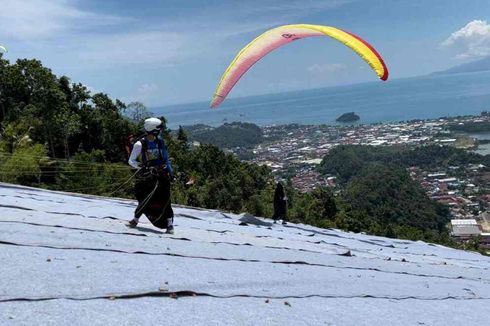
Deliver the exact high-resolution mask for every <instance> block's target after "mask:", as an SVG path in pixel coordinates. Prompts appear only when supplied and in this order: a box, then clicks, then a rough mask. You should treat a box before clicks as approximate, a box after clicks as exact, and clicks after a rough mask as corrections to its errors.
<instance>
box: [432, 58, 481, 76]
mask: <svg viewBox="0 0 490 326" xmlns="http://www.w3.org/2000/svg"><path fill="white" fill-rule="evenodd" d="M479 71H490V56H488V57H485V58H483V59H480V60H477V61H472V62H468V63H464V64H461V65H457V66H454V67H452V68H449V69H447V70H443V71H438V72H434V73H432V75H450V74H461V73H468V72H479Z"/></svg>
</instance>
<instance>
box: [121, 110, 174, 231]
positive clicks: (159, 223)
mask: <svg viewBox="0 0 490 326" xmlns="http://www.w3.org/2000/svg"><path fill="white" fill-rule="evenodd" d="M144 129H145V132H146V134H145V135H144V136H143V137H141V138H140V139H139V140H138V141H137V142H135V143H134V145H133V149H132V151H131V155H130V157H129V160H128V163H129V165H131V166H132V167H133V168H135V169H137V170H138V171H137V172H136V182H135V187H134V193H135V196H136V199H137V200H138V207H136V210H135V212H134V218H133V219H132V220H131V221H130V222H129V223H128V226H129V227H133V228H134V227H136V226H137V225H138V222H139V218H140V217H141V215H143V214H145V215H146V216H147V217H148V219H149V220H150V222H151V223H152V224H153V225H154V226H156V227H158V228H161V229H167V233H169V234H173V233H174V226H173V220H174V212H173V210H172V206H171V202H170V181H171V180H172V179H173V178H174V171H173V169H172V164H171V163H170V160H169V155H168V151H167V148H166V146H165V142H164V140H163V138H162V137H161V135H160V133H161V131H162V129H163V123H162V121H161V120H160V119H157V118H149V119H146V120H145V123H144Z"/></svg>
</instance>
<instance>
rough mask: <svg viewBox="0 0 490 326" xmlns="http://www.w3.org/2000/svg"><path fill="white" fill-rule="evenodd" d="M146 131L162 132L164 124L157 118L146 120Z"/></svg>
mask: <svg viewBox="0 0 490 326" xmlns="http://www.w3.org/2000/svg"><path fill="white" fill-rule="evenodd" d="M144 127H145V130H146V131H147V132H152V131H160V130H161V129H162V128H163V123H162V121H161V120H160V119H157V118H148V119H146V120H145V125H144Z"/></svg>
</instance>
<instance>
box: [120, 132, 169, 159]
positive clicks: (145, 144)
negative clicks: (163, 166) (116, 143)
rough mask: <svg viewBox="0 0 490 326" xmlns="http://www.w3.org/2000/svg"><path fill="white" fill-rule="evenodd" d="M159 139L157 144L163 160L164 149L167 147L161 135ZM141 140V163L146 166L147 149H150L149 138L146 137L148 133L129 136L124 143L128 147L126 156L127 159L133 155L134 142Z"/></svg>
mask: <svg viewBox="0 0 490 326" xmlns="http://www.w3.org/2000/svg"><path fill="white" fill-rule="evenodd" d="M156 139H157V145H158V149H159V151H158V152H159V153H160V160H162V161H163V154H162V151H163V149H164V148H165V144H164V143H163V140H162V139H161V138H159V137H157V138H156ZM138 141H139V142H141V163H142V164H143V165H144V166H146V164H147V159H146V151H147V150H148V140H147V139H146V134H143V135H140V136H134V135H129V136H128V138H127V139H126V144H125V145H124V148H125V149H126V156H127V159H129V157H130V156H131V152H132V151H133V147H134V144H136V143H137V142H138Z"/></svg>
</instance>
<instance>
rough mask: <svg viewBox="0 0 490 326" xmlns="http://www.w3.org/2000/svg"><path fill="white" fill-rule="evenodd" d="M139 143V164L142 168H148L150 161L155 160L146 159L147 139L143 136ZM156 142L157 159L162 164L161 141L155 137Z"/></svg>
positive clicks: (162, 146) (162, 147)
mask: <svg viewBox="0 0 490 326" xmlns="http://www.w3.org/2000/svg"><path fill="white" fill-rule="evenodd" d="M140 142H141V163H142V164H143V166H144V167H148V164H149V163H151V162H152V161H155V160H148V157H147V151H148V139H146V136H143V137H142V138H141V139H140ZM156 142H157V146H158V156H159V158H158V159H160V160H161V161H162V162H164V158H163V153H162V152H163V149H164V144H163V140H161V139H160V138H158V137H156Z"/></svg>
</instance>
